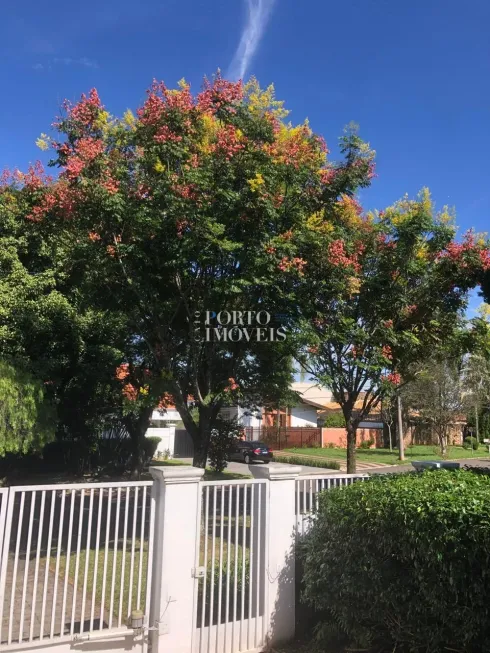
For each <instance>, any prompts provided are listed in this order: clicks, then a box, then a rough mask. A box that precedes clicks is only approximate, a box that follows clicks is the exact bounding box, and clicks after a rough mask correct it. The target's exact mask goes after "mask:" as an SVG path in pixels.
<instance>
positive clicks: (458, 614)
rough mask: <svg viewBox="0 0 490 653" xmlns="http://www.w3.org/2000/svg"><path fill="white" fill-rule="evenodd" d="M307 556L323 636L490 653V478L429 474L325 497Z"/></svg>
mask: <svg viewBox="0 0 490 653" xmlns="http://www.w3.org/2000/svg"><path fill="white" fill-rule="evenodd" d="M300 552H301V561H302V563H303V565H304V577H303V583H304V599H305V600H306V602H307V603H308V604H310V605H312V606H314V607H315V608H316V610H317V611H318V614H320V615H322V616H321V617H320V619H319V620H320V628H319V633H320V635H322V634H323V635H324V636H326V634H330V635H331V634H332V631H333V630H335V631H337V633H339V632H341V633H343V634H344V635H345V637H346V640H347V642H348V644H349V645H351V646H357V647H369V646H373V647H379V650H383V651H384V650H389V651H392V650H396V651H397V653H403V652H410V653H415V652H417V653H422V652H423V653H426V652H430V653H442V652H443V651H445V652H448V651H458V652H461V653H462V652H468V653H469V652H471V653H483V652H484V651H488V650H489V642H490V477H489V476H484V475H477V474H473V473H472V472H470V471H464V470H460V471H447V470H440V471H428V472H422V473H418V474H413V473H409V474H400V475H389V476H378V477H372V478H371V479H370V480H368V481H365V482H364V483H355V484H353V485H351V486H349V487H346V488H339V489H334V490H330V491H328V492H324V493H322V495H321V498H320V507H319V514H318V515H317V519H316V520H315V522H314V524H313V526H312V529H311V531H310V533H309V534H308V535H307V536H306V537H305V538H304V540H303V542H302V543H301V546H300Z"/></svg>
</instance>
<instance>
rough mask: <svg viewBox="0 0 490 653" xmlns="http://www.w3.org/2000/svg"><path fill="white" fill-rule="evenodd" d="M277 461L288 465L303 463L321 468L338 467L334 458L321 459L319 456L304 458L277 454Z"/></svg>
mask: <svg viewBox="0 0 490 653" xmlns="http://www.w3.org/2000/svg"><path fill="white" fill-rule="evenodd" d="M277 461H278V462H281V463H289V464H290V465H304V466H306V467H322V468H323V469H340V464H339V463H338V462H337V461H336V460H321V459H320V458H305V457H303V456H282V455H281V456H277Z"/></svg>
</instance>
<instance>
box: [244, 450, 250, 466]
mask: <svg viewBox="0 0 490 653" xmlns="http://www.w3.org/2000/svg"><path fill="white" fill-rule="evenodd" d="M243 462H244V463H245V465H250V456H249V454H248V453H246V454H245V456H244V457H243Z"/></svg>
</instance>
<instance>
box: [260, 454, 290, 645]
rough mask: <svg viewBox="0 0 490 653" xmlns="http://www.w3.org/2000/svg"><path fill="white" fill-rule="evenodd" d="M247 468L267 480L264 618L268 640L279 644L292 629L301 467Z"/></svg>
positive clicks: (271, 465) (288, 635)
mask: <svg viewBox="0 0 490 653" xmlns="http://www.w3.org/2000/svg"><path fill="white" fill-rule="evenodd" d="M250 470H251V472H252V474H253V475H254V477H256V478H266V479H268V480H269V497H268V501H269V505H268V513H267V514H268V519H267V522H268V523H267V531H266V533H267V542H266V556H267V562H266V582H267V586H266V599H265V608H266V609H265V618H266V620H267V622H266V623H268V628H267V635H268V637H267V638H268V640H269V643H270V644H279V643H281V642H286V641H288V640H290V639H292V638H293V637H294V631H295V556H294V549H295V529H296V508H295V505H296V503H295V494H296V479H297V478H298V475H299V473H300V472H301V467H293V466H291V465H288V466H286V465H281V466H280V465H274V464H273V463H272V464H270V465H251V466H250Z"/></svg>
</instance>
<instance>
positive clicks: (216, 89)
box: [197, 74, 243, 114]
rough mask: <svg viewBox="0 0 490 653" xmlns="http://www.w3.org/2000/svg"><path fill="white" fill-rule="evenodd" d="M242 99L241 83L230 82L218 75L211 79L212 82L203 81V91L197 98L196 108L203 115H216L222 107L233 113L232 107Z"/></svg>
mask: <svg viewBox="0 0 490 653" xmlns="http://www.w3.org/2000/svg"><path fill="white" fill-rule="evenodd" d="M242 99H243V83H242V81H241V80H239V81H238V82H230V81H228V80H226V79H223V78H222V77H221V75H219V74H218V75H216V76H215V77H214V78H213V81H212V82H210V81H209V80H208V79H207V78H206V79H205V80H204V84H203V90H202V92H201V93H199V95H198V96H197V108H198V109H199V110H200V111H202V112H203V113H211V114H213V113H216V112H217V111H219V110H220V109H222V108H224V107H227V108H228V109H229V110H231V111H233V110H234V107H233V105H234V104H236V103H238V102H240V101H241V100H242Z"/></svg>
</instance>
